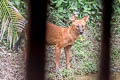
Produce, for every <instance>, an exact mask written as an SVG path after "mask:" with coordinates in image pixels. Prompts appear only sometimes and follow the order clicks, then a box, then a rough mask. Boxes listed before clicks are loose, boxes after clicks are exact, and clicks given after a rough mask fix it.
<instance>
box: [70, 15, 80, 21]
mask: <svg viewBox="0 0 120 80" xmlns="http://www.w3.org/2000/svg"><path fill="white" fill-rule="evenodd" d="M77 19H78V18H77V17H76V16H75V15H74V14H72V16H71V17H70V20H71V21H72V22H74V21H75V20H77Z"/></svg>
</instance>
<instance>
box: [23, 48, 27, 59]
mask: <svg viewBox="0 0 120 80" xmlns="http://www.w3.org/2000/svg"><path fill="white" fill-rule="evenodd" d="M26 58H27V52H26V48H24V60H25V61H26Z"/></svg>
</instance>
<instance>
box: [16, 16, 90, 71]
mask: <svg viewBox="0 0 120 80" xmlns="http://www.w3.org/2000/svg"><path fill="white" fill-rule="evenodd" d="M71 20H72V25H71V26H70V27H66V28H63V27H60V26H57V25H55V24H52V23H50V22H46V26H47V27H46V29H47V31H46V42H47V44H50V45H55V60H54V62H55V64H56V69H58V68H59V57H60V53H61V49H62V48H64V51H65V56H66V67H67V69H70V49H71V47H72V45H73V44H74V42H75V40H76V39H77V38H78V37H79V35H82V34H83V32H84V29H85V26H86V22H87V20H88V16H85V17H84V18H82V19H81V20H78V19H77V17H75V16H74V15H72V18H71ZM22 34H25V33H24V31H23V33H22ZM22 36H23V35H22ZM22 38H23V37H20V38H19V39H20V40H18V42H17V43H16V44H17V45H16V46H17V47H18V45H19V43H20V41H21V39H22ZM17 47H16V49H17ZM24 54H25V58H26V55H27V54H26V48H24Z"/></svg>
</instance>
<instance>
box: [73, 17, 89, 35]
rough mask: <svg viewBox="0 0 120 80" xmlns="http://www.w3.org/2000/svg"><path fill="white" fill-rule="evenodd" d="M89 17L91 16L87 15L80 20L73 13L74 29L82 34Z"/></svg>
mask: <svg viewBox="0 0 120 80" xmlns="http://www.w3.org/2000/svg"><path fill="white" fill-rule="evenodd" d="M88 18H89V16H85V17H83V18H82V19H80V20H79V19H78V18H77V17H76V16H74V15H72V17H71V20H72V29H74V31H76V32H77V33H78V34H80V35H82V34H83V32H84V29H85V26H86V22H87V20H88Z"/></svg>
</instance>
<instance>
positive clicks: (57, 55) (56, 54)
mask: <svg viewBox="0 0 120 80" xmlns="http://www.w3.org/2000/svg"><path fill="white" fill-rule="evenodd" d="M60 52H61V48H59V47H58V46H57V45H56V47H55V64H56V69H58V68H59V57H60Z"/></svg>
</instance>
